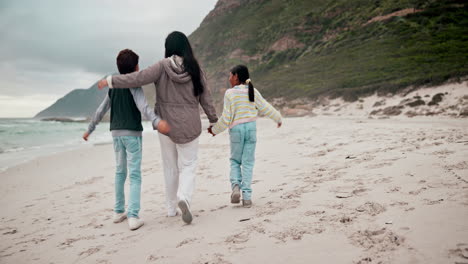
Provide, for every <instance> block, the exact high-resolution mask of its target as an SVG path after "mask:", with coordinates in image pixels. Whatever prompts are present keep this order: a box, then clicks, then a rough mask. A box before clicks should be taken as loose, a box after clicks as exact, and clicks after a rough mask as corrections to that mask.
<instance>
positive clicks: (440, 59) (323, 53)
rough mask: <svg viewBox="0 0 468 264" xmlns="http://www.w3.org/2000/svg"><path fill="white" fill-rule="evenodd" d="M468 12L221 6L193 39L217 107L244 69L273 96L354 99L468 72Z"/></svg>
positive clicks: (438, 6)
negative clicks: (233, 72)
mask: <svg viewBox="0 0 468 264" xmlns="http://www.w3.org/2000/svg"><path fill="white" fill-rule="evenodd" d="M467 36H468V7H467V4H466V1H455V0H378V1H376V0H355V1H348V0H337V1H329V0H328V1H327V0H269V1H265V0H219V1H218V3H217V4H216V6H215V8H214V9H213V10H212V11H211V12H210V13H209V14H208V15H207V16H206V18H205V19H204V20H203V22H202V23H201V25H200V27H199V28H198V29H197V30H196V31H195V32H194V33H193V34H191V35H190V39H191V41H192V43H193V44H194V50H195V52H196V55H197V56H198V58H199V60H200V61H201V63H202V65H203V67H204V69H205V70H206V72H207V75H208V77H209V81H210V85H211V87H212V89H213V90H214V91H215V96H216V99H217V101H218V102H220V99H221V98H222V95H223V92H224V89H225V88H227V86H228V83H227V78H228V74H229V69H230V68H232V67H233V66H234V65H236V64H239V63H242V64H246V65H247V66H248V67H249V68H250V70H251V77H252V78H251V79H252V81H253V83H254V84H255V85H256V86H257V87H258V88H259V89H260V90H261V91H262V93H263V94H264V95H265V96H267V97H269V98H276V97H286V98H287V99H295V98H303V97H308V98H314V97H316V96H317V95H323V94H327V95H331V96H332V97H333V96H339V97H343V98H344V99H345V100H348V101H354V100H357V99H358V97H359V96H361V95H365V94H372V93H374V92H375V91H378V92H381V93H383V94H387V93H388V92H390V93H394V92H396V91H399V90H401V89H402V88H405V87H408V86H412V85H416V86H422V85H435V84H440V83H443V82H445V81H447V80H449V79H450V80H458V78H460V77H463V76H466V75H467V74H468V37H467Z"/></svg>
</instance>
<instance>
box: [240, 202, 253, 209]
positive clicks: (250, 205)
mask: <svg viewBox="0 0 468 264" xmlns="http://www.w3.org/2000/svg"><path fill="white" fill-rule="evenodd" d="M242 206H243V207H245V208H250V207H252V200H242Z"/></svg>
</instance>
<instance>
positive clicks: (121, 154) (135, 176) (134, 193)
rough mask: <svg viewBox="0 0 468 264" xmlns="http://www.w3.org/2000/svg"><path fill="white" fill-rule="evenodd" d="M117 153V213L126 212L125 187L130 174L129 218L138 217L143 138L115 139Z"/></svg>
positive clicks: (115, 209) (123, 137) (124, 137)
mask: <svg viewBox="0 0 468 264" xmlns="http://www.w3.org/2000/svg"><path fill="white" fill-rule="evenodd" d="M113 140H114V151H115V161H116V169H115V208H114V211H115V212H116V213H123V212H125V193H124V185H125V180H126V178H127V168H128V174H130V199H129V200H128V208H127V216H128V217H138V213H139V212H140V195H141V157H142V153H141V152H142V138H141V137H134V136H121V137H114V138H113Z"/></svg>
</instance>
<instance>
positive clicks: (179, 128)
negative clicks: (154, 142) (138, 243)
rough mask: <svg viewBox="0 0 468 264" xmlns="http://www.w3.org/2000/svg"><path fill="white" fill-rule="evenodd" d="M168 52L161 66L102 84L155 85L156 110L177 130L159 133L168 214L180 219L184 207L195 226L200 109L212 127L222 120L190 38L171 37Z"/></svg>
mask: <svg viewBox="0 0 468 264" xmlns="http://www.w3.org/2000/svg"><path fill="white" fill-rule="evenodd" d="M165 48H166V51H165V58H164V59H162V60H161V61H159V62H157V63H156V64H154V65H152V66H150V67H148V68H146V69H144V70H142V71H139V72H134V73H130V74H122V75H114V76H108V77H107V78H106V79H105V80H101V81H99V84H98V86H99V88H100V89H102V88H103V87H105V86H109V88H113V89H115V88H128V87H138V86H143V85H146V84H149V83H154V84H155V86H156V106H155V112H156V113H157V114H158V115H159V116H160V117H161V119H164V120H166V121H167V122H168V124H169V126H170V127H171V130H170V131H169V133H167V134H166V135H163V134H161V133H159V140H160V145H161V155H162V159H163V167H164V178H165V182H166V204H167V209H168V216H176V215H177V206H178V207H179V208H180V210H181V212H182V219H183V221H184V222H185V223H188V224H189V223H191V222H192V214H191V212H190V202H191V199H192V194H193V190H194V188H195V170H196V167H197V157H198V137H199V136H200V133H201V119H200V113H199V105H201V106H202V108H203V110H204V112H205V114H206V115H207V116H208V119H209V121H210V123H211V124H214V123H216V122H217V120H218V118H217V116H216V111H215V108H214V107H213V101H212V97H211V94H210V90H209V89H208V88H207V87H206V80H205V77H204V75H203V72H202V71H201V69H200V65H199V64H198V61H197V60H196V58H195V56H194V55H193V51H192V47H191V45H190V42H189V40H188V38H187V37H186V36H185V34H184V33H182V32H178V31H174V32H172V33H170V34H169V35H168V36H167V38H166V42H165Z"/></svg>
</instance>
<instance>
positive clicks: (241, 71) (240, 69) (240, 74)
mask: <svg viewBox="0 0 468 264" xmlns="http://www.w3.org/2000/svg"><path fill="white" fill-rule="evenodd" d="M231 73H232V74H233V75H237V78H239V81H240V82H241V83H245V84H246V85H248V86H249V101H250V102H255V90H254V86H253V84H252V82H251V81H250V76H249V69H248V68H247V67H246V66H245V65H237V66H236V67H234V68H232V69H231Z"/></svg>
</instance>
